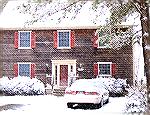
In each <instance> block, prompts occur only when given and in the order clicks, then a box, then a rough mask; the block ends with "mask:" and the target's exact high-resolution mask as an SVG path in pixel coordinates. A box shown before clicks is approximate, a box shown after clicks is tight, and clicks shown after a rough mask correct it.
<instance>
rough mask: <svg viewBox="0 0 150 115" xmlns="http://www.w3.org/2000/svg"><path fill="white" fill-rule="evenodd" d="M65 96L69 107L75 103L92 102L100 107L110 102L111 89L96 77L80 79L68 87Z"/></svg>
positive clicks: (96, 106)
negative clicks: (106, 87)
mask: <svg viewBox="0 0 150 115" xmlns="http://www.w3.org/2000/svg"><path fill="white" fill-rule="evenodd" d="M64 97H65V100H66V103H67V107H68V108H72V107H74V105H75V104H92V105H94V107H95V108H100V107H102V106H103V104H104V103H108V102H109V91H108V90H107V89H105V86H104V85H103V84H101V83H100V82H97V81H96V79H79V80H76V81H75V82H74V83H73V84H72V85H71V86H70V87H67V88H66V90H65V95H64Z"/></svg>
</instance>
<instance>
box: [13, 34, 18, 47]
mask: <svg viewBox="0 0 150 115" xmlns="http://www.w3.org/2000/svg"><path fill="white" fill-rule="evenodd" d="M14 48H18V32H15V33H14Z"/></svg>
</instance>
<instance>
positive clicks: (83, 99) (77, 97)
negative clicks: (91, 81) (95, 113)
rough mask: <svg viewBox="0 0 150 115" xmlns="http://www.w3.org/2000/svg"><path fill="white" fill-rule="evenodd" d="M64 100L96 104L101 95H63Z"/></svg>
mask: <svg viewBox="0 0 150 115" xmlns="http://www.w3.org/2000/svg"><path fill="white" fill-rule="evenodd" d="M64 97H65V101H66V102H67V103H87V104H88V103H89V104H90V103H92V104H98V103H100V102H101V97H99V96H91V95H87V96H85V95H68V94H67V95H65V96H64Z"/></svg>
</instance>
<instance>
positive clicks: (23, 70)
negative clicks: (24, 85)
mask: <svg viewBox="0 0 150 115" xmlns="http://www.w3.org/2000/svg"><path fill="white" fill-rule="evenodd" d="M19 75H20V76H27V77H29V76H30V64H19Z"/></svg>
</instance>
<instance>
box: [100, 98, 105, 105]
mask: <svg viewBox="0 0 150 115" xmlns="http://www.w3.org/2000/svg"><path fill="white" fill-rule="evenodd" d="M103 104H104V100H103V98H102V100H101V102H100V107H102V106H103Z"/></svg>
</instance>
